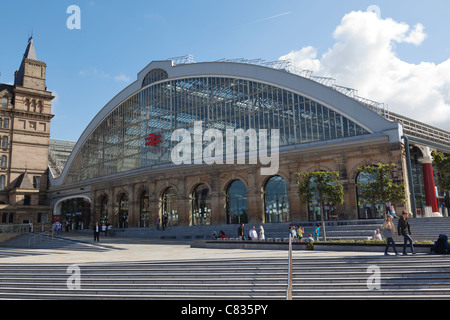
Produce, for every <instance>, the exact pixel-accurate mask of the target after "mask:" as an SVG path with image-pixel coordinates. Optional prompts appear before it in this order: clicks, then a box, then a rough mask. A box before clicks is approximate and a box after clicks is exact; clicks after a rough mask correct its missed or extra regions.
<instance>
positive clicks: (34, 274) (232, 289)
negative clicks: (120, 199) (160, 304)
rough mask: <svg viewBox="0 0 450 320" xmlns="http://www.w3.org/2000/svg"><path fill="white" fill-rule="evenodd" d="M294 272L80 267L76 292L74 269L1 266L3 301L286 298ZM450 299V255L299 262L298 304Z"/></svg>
mask: <svg viewBox="0 0 450 320" xmlns="http://www.w3.org/2000/svg"><path fill="white" fill-rule="evenodd" d="M287 266H288V263H287V258H286V259H270V258H267V259H264V260H263V261H261V260H255V259H245V260H230V259H228V260H197V261H177V262H165V261H160V262H136V263H130V262H129V263H125V262H122V263H102V264H80V265H79V266H78V267H79V268H80V269H79V270H80V273H79V275H80V277H79V280H80V281H79V287H77V282H76V281H74V278H73V277H74V274H72V273H71V272H70V271H69V272H68V267H69V266H68V265H61V264H58V265H55V264H39V265H37V264H36V265H16V264H2V265H1V268H0V299H21V300H24V299H48V300H58V299H65V300H67V299H83V300H90V299H95V300H98V299H114V300H127V299H130V300H138V299H151V300H203V299H208V300H228V299H232V300H239V299H259V300H263V299H271V300H278V299H280V300H284V299H286V288H287V279H288V276H287V274H288V267H287ZM370 266H377V267H379V268H380V271H381V273H380V275H381V279H380V287H379V289H378V290H372V287H371V286H368V285H367V282H368V279H369V277H370V276H372V273H370V272H369V273H368V268H369V267H370ZM369 282H370V281H369ZM370 283H372V282H370ZM449 298H450V257H448V256H435V255H416V256H406V257H403V256H402V257H384V256H377V257H374V256H372V257H354V258H351V257H336V258H332V257H301V256H297V257H295V256H294V261H293V299H301V300H308V299H311V300H317V299H333V300H339V299H342V300H349V299H389V300H392V299H408V300H411V299H449Z"/></svg>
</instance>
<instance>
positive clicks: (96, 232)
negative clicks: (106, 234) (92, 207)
mask: <svg viewBox="0 0 450 320" xmlns="http://www.w3.org/2000/svg"><path fill="white" fill-rule="evenodd" d="M93 230H94V242H95V240H97V242H99V241H100V231H101V228H100V226H99V225H98V222H96V223H95V226H94V228H93Z"/></svg>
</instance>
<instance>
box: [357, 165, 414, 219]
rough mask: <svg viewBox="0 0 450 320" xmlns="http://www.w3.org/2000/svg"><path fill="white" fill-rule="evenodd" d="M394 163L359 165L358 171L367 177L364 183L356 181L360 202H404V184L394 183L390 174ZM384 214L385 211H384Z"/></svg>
mask: <svg viewBox="0 0 450 320" xmlns="http://www.w3.org/2000/svg"><path fill="white" fill-rule="evenodd" d="M394 167H395V164H394V163H390V164H382V163H379V164H377V165H369V166H365V167H359V171H360V172H361V173H364V174H365V175H366V176H367V177H368V181H367V182H366V183H361V182H358V183H357V188H358V192H359V195H360V197H361V198H360V202H362V203H382V204H383V206H384V205H385V204H386V203H387V202H391V203H392V204H394V203H400V202H401V203H405V202H406V193H405V184H404V183H396V182H395V181H394V180H393V178H392V176H393V174H392V169H394ZM384 215H386V212H384Z"/></svg>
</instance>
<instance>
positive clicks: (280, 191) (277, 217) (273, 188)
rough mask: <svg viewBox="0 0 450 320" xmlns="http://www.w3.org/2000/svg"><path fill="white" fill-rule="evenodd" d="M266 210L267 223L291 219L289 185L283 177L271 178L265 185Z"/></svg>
mask: <svg viewBox="0 0 450 320" xmlns="http://www.w3.org/2000/svg"><path fill="white" fill-rule="evenodd" d="M264 194H265V199H264V200H265V201H264V212H265V221H266V223H270V222H272V223H280V222H288V221H289V196H288V186H287V183H286V181H285V180H284V179H283V177H280V176H275V177H272V178H270V180H269V181H267V183H266V187H265V192H264Z"/></svg>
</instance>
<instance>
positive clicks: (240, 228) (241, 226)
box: [238, 223, 245, 240]
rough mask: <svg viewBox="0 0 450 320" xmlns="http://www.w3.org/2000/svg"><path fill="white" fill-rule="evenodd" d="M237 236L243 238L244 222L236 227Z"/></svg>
mask: <svg viewBox="0 0 450 320" xmlns="http://www.w3.org/2000/svg"><path fill="white" fill-rule="evenodd" d="M238 237H239V239H240V240H245V234H244V224H243V223H242V224H241V225H240V226H239V228H238Z"/></svg>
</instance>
